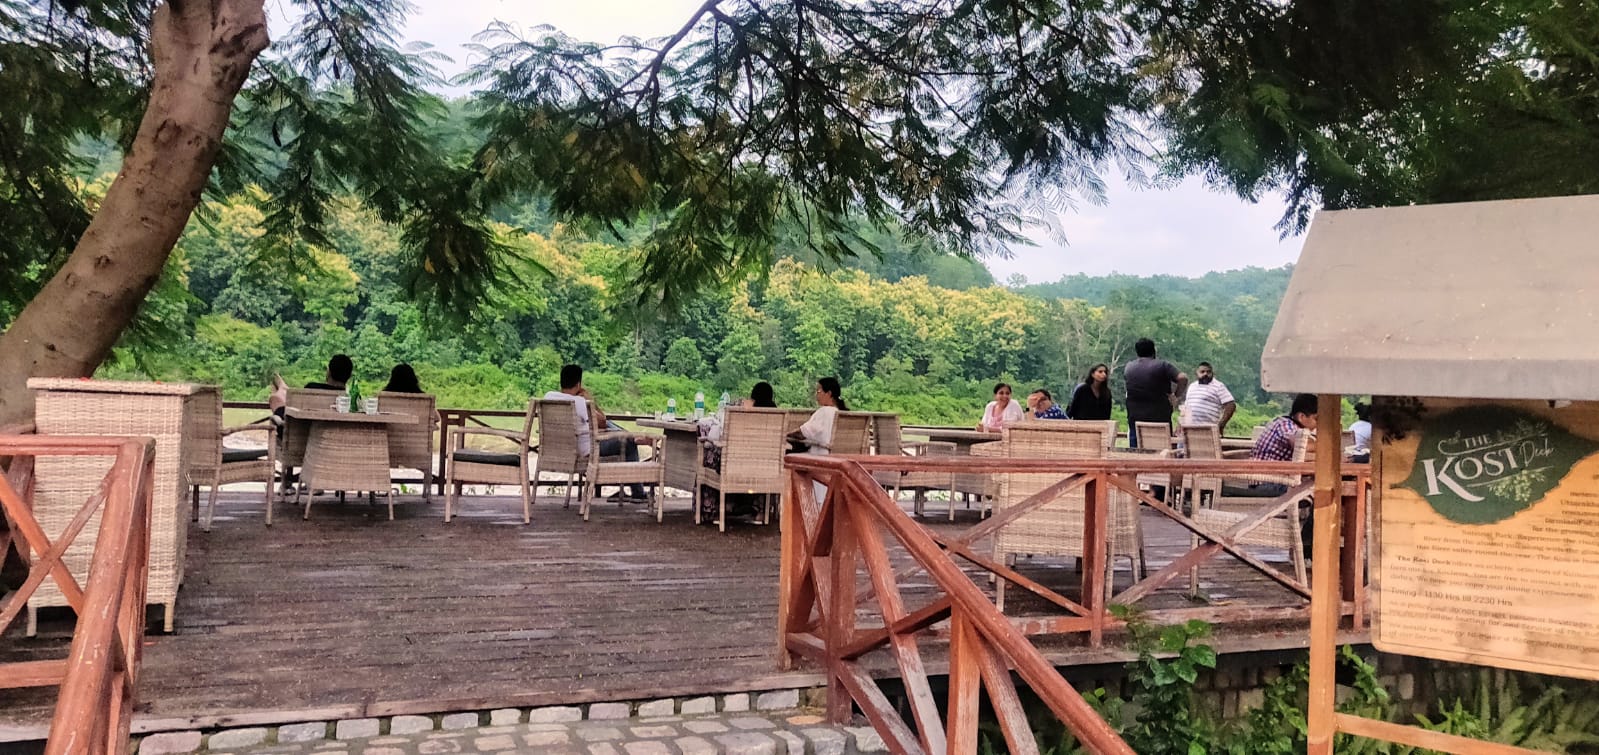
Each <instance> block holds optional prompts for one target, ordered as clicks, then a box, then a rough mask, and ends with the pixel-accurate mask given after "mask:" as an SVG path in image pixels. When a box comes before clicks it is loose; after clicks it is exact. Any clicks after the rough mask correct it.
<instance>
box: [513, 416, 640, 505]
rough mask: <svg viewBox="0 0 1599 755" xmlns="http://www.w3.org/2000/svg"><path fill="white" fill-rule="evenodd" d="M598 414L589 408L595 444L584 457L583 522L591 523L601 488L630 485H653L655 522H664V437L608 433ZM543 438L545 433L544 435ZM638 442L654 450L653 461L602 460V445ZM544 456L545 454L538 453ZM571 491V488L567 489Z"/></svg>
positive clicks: (590, 428)
mask: <svg viewBox="0 0 1599 755" xmlns="http://www.w3.org/2000/svg"><path fill="white" fill-rule="evenodd" d="M599 418H600V415H599V412H596V411H594V407H592V406H590V407H589V422H590V426H589V430H590V432H591V433H592V434H591V436H590V437H591V438H592V440H593V443H594V445H593V446H592V447H591V450H590V453H589V455H588V456H587V457H585V458H584V461H586V462H587V470H586V471H585V473H584V475H583V480H584V485H583V501H582V504H581V505H580V506H579V510H580V512H581V513H582V514H583V521H585V522H586V521H588V520H589V504H590V503H592V502H593V501H594V496H595V495H596V494H597V491H598V490H599V487H600V486H601V485H630V484H642V485H648V486H650V497H651V498H653V499H654V504H655V521H656V522H657V523H658V522H660V521H661V519H662V503H664V501H663V500H662V496H663V495H664V488H665V487H666V464H665V460H664V457H663V456H662V454H661V441H662V440H663V438H661V437H660V436H658V435H640V434H635V433H629V432H618V431H612V432H605V428H604V426H602V425H601V424H600V421H599ZM540 437H541V439H542V437H543V436H542V434H541V436H540ZM628 439H631V440H633V441H634V442H635V443H640V444H645V445H648V446H649V447H650V448H651V449H652V451H651V453H650V458H648V459H645V460H642V461H626V460H623V459H615V460H610V461H608V460H606V459H602V458H601V457H600V453H599V451H600V443H601V442H602V441H606V440H628ZM539 455H540V456H541V457H542V456H543V453H542V452H541V453H540V454H539ZM567 487H568V490H570V488H571V486H567Z"/></svg>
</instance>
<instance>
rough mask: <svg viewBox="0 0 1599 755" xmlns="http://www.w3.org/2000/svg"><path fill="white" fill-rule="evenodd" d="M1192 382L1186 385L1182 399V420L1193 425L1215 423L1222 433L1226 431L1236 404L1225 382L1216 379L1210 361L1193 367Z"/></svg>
mask: <svg viewBox="0 0 1599 755" xmlns="http://www.w3.org/2000/svg"><path fill="white" fill-rule="evenodd" d="M1194 376H1195V377H1196V378H1197V379H1196V380H1195V381H1194V383H1193V384H1192V385H1190V386H1188V395H1187V397H1186V398H1185V399H1184V401H1183V421H1184V422H1186V423H1189V424H1195V425H1215V426H1216V427H1217V428H1218V429H1219V430H1220V432H1221V433H1222V434H1226V432H1227V423H1228V422H1231V421H1232V419H1233V412H1235V411H1237V410H1238V404H1237V403H1236V402H1235V401H1234V400H1233V392H1232V391H1229V390H1227V384H1226V383H1223V382H1222V381H1220V380H1217V379H1216V371H1215V370H1214V369H1213V368H1211V366H1210V362H1200V363H1199V366H1198V367H1196V368H1194Z"/></svg>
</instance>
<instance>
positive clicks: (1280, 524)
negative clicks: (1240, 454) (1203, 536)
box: [1183, 425, 1310, 594]
mask: <svg viewBox="0 0 1599 755" xmlns="http://www.w3.org/2000/svg"><path fill="white" fill-rule="evenodd" d="M1220 436H1221V433H1220V430H1219V429H1218V428H1217V427H1216V426H1215V425H1183V443H1184V445H1186V446H1187V447H1188V455H1189V458H1192V459H1220V458H1224V457H1223V454H1222V452H1221V437H1220ZM1309 438H1310V433H1308V432H1301V433H1298V434H1297V436H1296V437H1295V439H1294V458H1293V460H1294V461H1305V460H1306V458H1305V457H1306V454H1307V452H1308V450H1309V443H1308V441H1309ZM1246 456H1247V454H1246ZM1302 482H1303V478H1302V477H1300V476H1298V475H1228V476H1227V477H1226V478H1225V479H1223V478H1221V477H1196V478H1195V479H1194V480H1193V481H1192V482H1191V483H1190V488H1191V489H1192V490H1193V494H1194V499H1193V500H1194V510H1193V519H1194V522H1195V523H1196V524H1199V525H1201V526H1203V527H1205V528H1206V529H1209V530H1211V531H1213V532H1223V531H1226V530H1229V529H1231V528H1232V527H1233V526H1234V525H1236V524H1238V523H1239V522H1242V521H1244V520H1245V519H1248V518H1249V517H1251V516H1253V515H1254V513H1255V512H1257V511H1259V510H1260V507H1262V506H1265V505H1269V504H1270V502H1271V501H1272V500H1274V499H1273V498H1267V497H1261V496H1228V495H1225V494H1224V491H1225V488H1226V484H1227V483H1232V484H1235V485H1237V484H1249V483H1278V484H1281V485H1286V486H1288V487H1289V488H1293V487H1294V486H1296V485H1299V484H1301V483H1302ZM1207 494H1208V495H1207ZM1308 495H1309V494H1308V493H1307V494H1306V496H1308ZM1189 542H1190V547H1195V548H1197V547H1199V536H1198V535H1191V536H1190V538H1189ZM1237 542H1238V544H1240V545H1253V546H1261V547H1266V548H1284V549H1286V550H1287V551H1288V558H1289V561H1290V562H1291V563H1292V564H1293V567H1294V576H1295V577H1296V578H1298V579H1299V580H1300V581H1301V582H1303V581H1304V580H1305V551H1304V545H1303V538H1302V537H1301V535H1300V531H1299V507H1297V506H1291V507H1289V508H1288V509H1286V510H1284V511H1283V512H1282V513H1281V514H1279V515H1277V516H1274V517H1272V518H1270V519H1268V520H1266V521H1265V522H1262V523H1261V524H1260V525H1259V526H1257V527H1255V528H1254V529H1252V530H1250V531H1248V532H1246V533H1243V534H1241V535H1239V537H1238V538H1237ZM1188 589H1189V592H1190V593H1191V594H1197V593H1198V592H1199V567H1198V566H1195V567H1194V568H1193V569H1190V570H1189V571H1188Z"/></svg>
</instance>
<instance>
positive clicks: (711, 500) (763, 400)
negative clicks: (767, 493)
mask: <svg viewBox="0 0 1599 755" xmlns="http://www.w3.org/2000/svg"><path fill="white" fill-rule="evenodd" d="M773 395H774V394H773V391H772V384H771V383H768V382H766V381H764V380H763V381H761V382H759V383H756V384H755V387H754V388H751V389H750V396H749V398H746V399H744V400H742V401H740V402H739V406H742V407H745V408H764V409H776V408H777V402H776V401H775V400H773ZM712 418H714V421H709V422H702V423H700V445H701V446H702V447H703V449H704V450H703V453H704V458H703V459H702V461H703V463H704V465H705V467H706V468H707V469H717V470H719V469H721V468H722V448H721V446H718V445H716V441H717V440H719V439H720V438H721V435H722V423H723V422H726V421H727V418H726V417H723V416H718V415H712V417H707V418H706V419H708V420H709V419H712ZM727 503H728V514H729V515H735V516H743V515H753V514H757V513H759V507H758V504H759V503H760V497H759V496H755V495H749V494H745V493H730V494H728V496H727ZM716 516H717V511H716V496H714V495H712V494H711V491H710V490H708V489H706V490H701V491H700V521H702V522H714V521H716Z"/></svg>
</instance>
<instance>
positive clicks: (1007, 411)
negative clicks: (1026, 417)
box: [977, 383, 1022, 433]
mask: <svg viewBox="0 0 1599 755" xmlns="http://www.w3.org/2000/svg"><path fill="white" fill-rule="evenodd" d="M1020 421H1022V405H1021V404H1018V403H1016V402H1015V401H1012V400H1010V384H1008V383H1000V384H999V385H996V386H994V400H993V401H990V402H988V406H985V407H983V419H982V421H980V422H978V423H977V430H978V431H979V432H985V433H997V432H1001V431H1003V430H1004V429H1005V428H1006V427H1007V426H1009V425H1011V424H1014V423H1016V422H1020Z"/></svg>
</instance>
